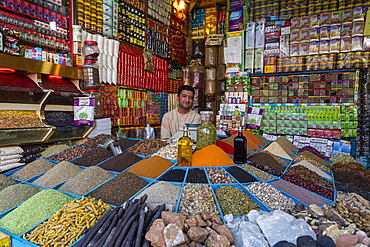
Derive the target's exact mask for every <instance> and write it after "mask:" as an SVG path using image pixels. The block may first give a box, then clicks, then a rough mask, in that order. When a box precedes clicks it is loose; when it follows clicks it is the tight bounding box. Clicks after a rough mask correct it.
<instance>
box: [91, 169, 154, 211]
mask: <svg viewBox="0 0 370 247" xmlns="http://www.w3.org/2000/svg"><path fill="white" fill-rule="evenodd" d="M146 185H148V182H146V181H145V180H143V179H142V178H139V177H138V176H136V175H135V174H133V173H131V172H121V173H120V174H118V175H117V176H115V177H114V178H112V179H111V180H109V181H108V182H106V183H105V184H103V185H102V186H100V187H99V188H97V189H96V191H95V192H93V193H92V196H93V197H95V198H96V199H102V200H103V201H104V202H105V203H109V204H112V205H116V206H117V205H121V204H122V203H124V202H125V201H127V200H128V199H129V198H130V197H132V196H133V195H135V194H136V193H137V192H139V191H140V190H141V189H142V188H144V187H145V186H146Z"/></svg>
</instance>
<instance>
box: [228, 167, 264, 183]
mask: <svg viewBox="0 0 370 247" xmlns="http://www.w3.org/2000/svg"><path fill="white" fill-rule="evenodd" d="M226 171H228V172H229V173H230V174H231V176H233V177H234V178H235V179H236V180H238V181H239V183H249V182H255V181H257V179H256V178H255V177H253V176H252V175H251V174H249V173H248V172H247V171H245V170H244V169H242V168H240V167H237V166H231V167H229V168H227V169H226Z"/></svg>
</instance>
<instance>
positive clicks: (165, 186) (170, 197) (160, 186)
mask: <svg viewBox="0 0 370 247" xmlns="http://www.w3.org/2000/svg"><path fill="white" fill-rule="evenodd" d="M180 190H181V188H180V187H179V186H176V185H173V184H171V183H168V182H164V181H161V182H159V183H155V184H152V185H151V186H149V187H147V188H146V189H144V190H143V191H142V192H140V194H139V195H137V196H136V197H135V199H139V198H140V197H142V196H143V195H145V194H147V195H148V199H147V200H146V202H147V203H155V204H166V203H168V204H171V205H172V207H173V209H175V207H176V204H177V200H178V199H179V195H180Z"/></svg>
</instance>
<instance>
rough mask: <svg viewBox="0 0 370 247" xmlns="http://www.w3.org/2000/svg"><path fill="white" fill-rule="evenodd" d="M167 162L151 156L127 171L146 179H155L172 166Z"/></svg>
mask: <svg viewBox="0 0 370 247" xmlns="http://www.w3.org/2000/svg"><path fill="white" fill-rule="evenodd" d="M173 164H174V163H172V162H171V161H169V160H166V159H164V158H162V157H159V156H152V157H150V158H147V159H143V160H141V161H139V162H138V163H136V164H135V165H134V166H133V167H131V168H130V169H129V170H128V171H129V172H131V173H133V174H136V175H137V176H141V177H146V178H153V179H154V178H157V177H158V176H159V175H161V174H162V173H164V172H165V171H167V170H168V169H169V168H170V167H171V166H173Z"/></svg>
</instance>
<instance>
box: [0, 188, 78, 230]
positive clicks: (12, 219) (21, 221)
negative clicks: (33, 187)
mask: <svg viewBox="0 0 370 247" xmlns="http://www.w3.org/2000/svg"><path fill="white" fill-rule="evenodd" d="M72 200H73V198H72V197H70V196H67V195H66V194H63V193H62V192H59V191H56V190H48V189H46V190H42V191H40V192H39V193H37V194H36V195H34V196H32V197H31V198H29V199H28V200H27V201H25V202H24V203H22V204H21V205H20V206H18V207H17V208H15V209H14V210H13V211H11V212H10V213H9V214H7V215H6V216H4V217H3V218H2V219H0V228H2V229H4V230H6V231H8V232H11V233H13V234H15V235H20V234H22V233H23V232H25V231H26V230H28V229H30V228H31V227H33V226H34V225H36V224H37V223H39V222H40V221H42V220H44V219H45V218H46V217H49V216H50V215H51V214H53V213H55V212H56V211H58V210H59V209H61V207H62V206H63V205H64V204H66V203H69V202H71V201H72Z"/></svg>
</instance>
